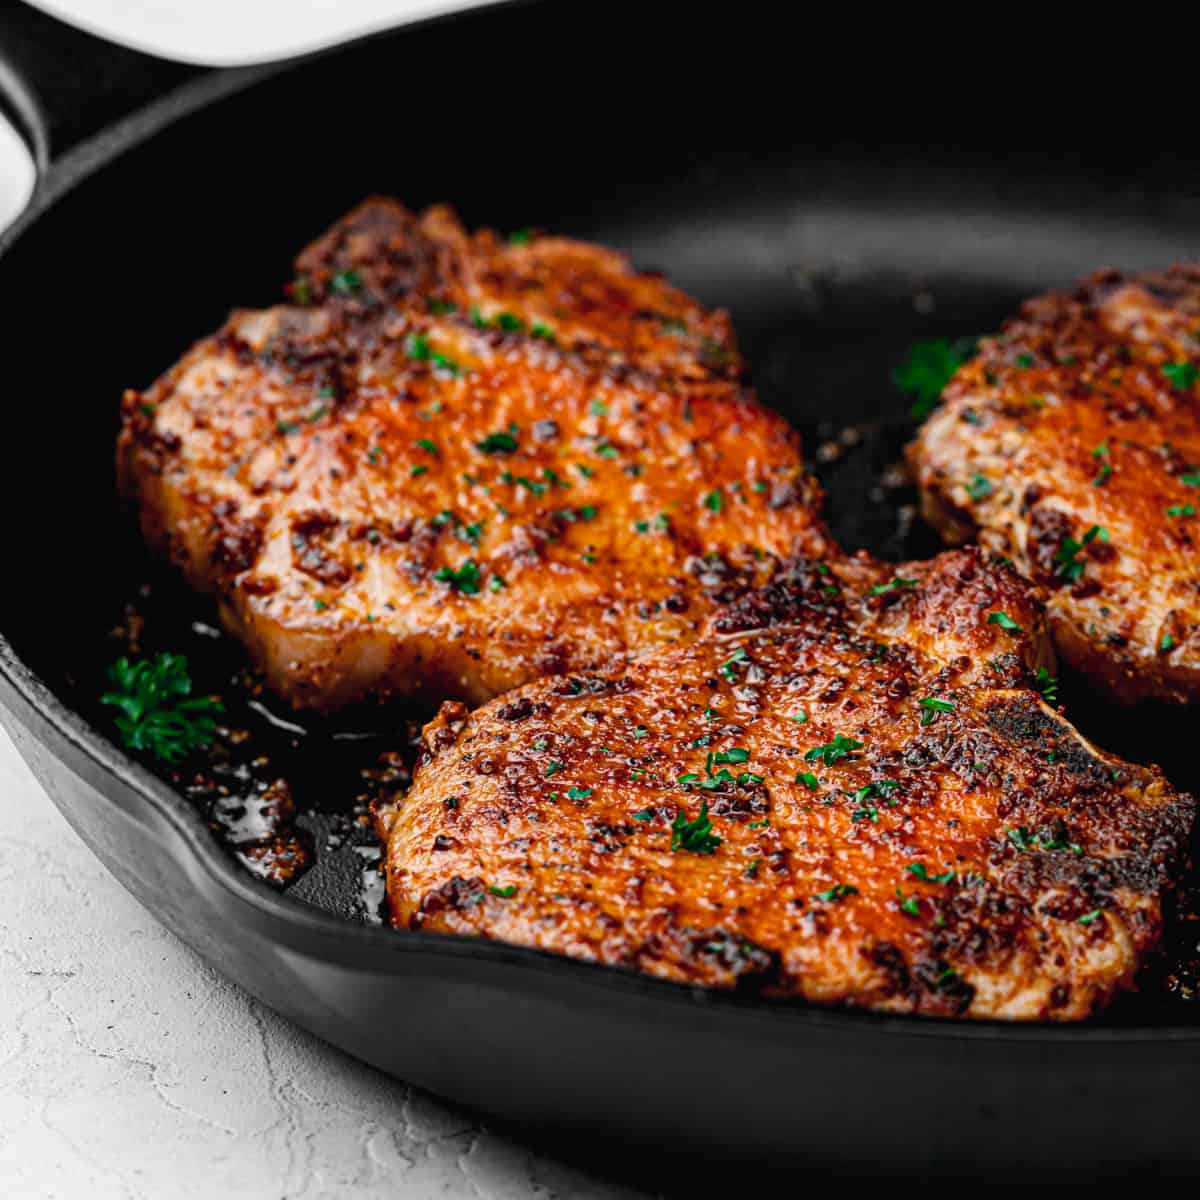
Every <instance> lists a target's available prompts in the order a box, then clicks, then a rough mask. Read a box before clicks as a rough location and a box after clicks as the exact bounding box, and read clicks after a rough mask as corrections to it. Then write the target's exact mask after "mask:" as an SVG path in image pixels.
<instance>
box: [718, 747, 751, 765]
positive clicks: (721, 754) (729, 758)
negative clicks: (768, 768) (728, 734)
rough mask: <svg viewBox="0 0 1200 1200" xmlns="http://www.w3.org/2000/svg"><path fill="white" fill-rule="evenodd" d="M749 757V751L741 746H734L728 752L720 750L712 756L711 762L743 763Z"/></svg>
mask: <svg viewBox="0 0 1200 1200" xmlns="http://www.w3.org/2000/svg"><path fill="white" fill-rule="evenodd" d="M749 757H750V751H749V750H746V749H744V748H743V747H741V746H734V747H733V748H732V749H730V750H720V751H718V752H717V753H716V754H714V755H713V762H718V763H744V762H745V761H746V760H747V759H748V758H749Z"/></svg>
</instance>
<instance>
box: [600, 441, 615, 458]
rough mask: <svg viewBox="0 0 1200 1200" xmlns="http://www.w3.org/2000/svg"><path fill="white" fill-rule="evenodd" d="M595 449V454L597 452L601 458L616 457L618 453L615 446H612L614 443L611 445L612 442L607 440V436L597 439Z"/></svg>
mask: <svg viewBox="0 0 1200 1200" xmlns="http://www.w3.org/2000/svg"><path fill="white" fill-rule="evenodd" d="M595 449H596V453H597V454H598V455H599V456H600V457H601V458H616V457H617V454H618V451H617V448H616V446H614V445H613V444H612V443H611V442H610V441H609V440H608V438H601V439H600V440H599V441H598V442H597V443H596V447H595Z"/></svg>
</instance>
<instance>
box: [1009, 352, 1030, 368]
mask: <svg viewBox="0 0 1200 1200" xmlns="http://www.w3.org/2000/svg"><path fill="white" fill-rule="evenodd" d="M1013 365H1014V366H1017V367H1021V368H1022V369H1023V370H1024V369H1026V368H1028V367H1032V366H1033V355H1032V354H1018V355H1017V357H1016V358H1014V359H1013Z"/></svg>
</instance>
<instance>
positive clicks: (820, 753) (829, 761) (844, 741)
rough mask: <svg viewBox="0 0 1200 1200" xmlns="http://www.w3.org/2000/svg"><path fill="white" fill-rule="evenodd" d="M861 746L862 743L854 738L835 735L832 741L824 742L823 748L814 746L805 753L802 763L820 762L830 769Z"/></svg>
mask: <svg viewBox="0 0 1200 1200" xmlns="http://www.w3.org/2000/svg"><path fill="white" fill-rule="evenodd" d="M862 746H863V744H862V742H859V741H855V739H854V738H848V737H844V736H843V735H842V734H840V733H839V734H835V735H834V738H833V741H831V742H826V743H825V744H824V745H823V746H814V747H813V748H812V749H811V750H809V751H806V752H805V755H804V761H805V762H822V763H824V764H825V766H827V767H832V766H833V765H834V764H835V763H837V762H840V761H841V760H842V759H843V758H846V757H848V756H849V755H850V754H852V753H853V752H854V751H855V750H861V749H862Z"/></svg>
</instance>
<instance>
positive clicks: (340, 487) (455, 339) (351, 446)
mask: <svg viewBox="0 0 1200 1200" xmlns="http://www.w3.org/2000/svg"><path fill="white" fill-rule="evenodd" d="M300 268H301V274H300V276H299V277H298V278H299V283H297V284H294V285H293V289H292V290H293V292H294V293H297V295H296V298H297V299H302V300H304V301H305V302H306V303H304V304H295V305H288V306H281V307H277V308H273V309H268V310H265V311H245V312H237V313H235V314H234V315H233V316H232V317H231V318H230V320H229V321H228V323H227V324H226V326H225V327H224V328H223V329H222V330H221V331H220V332H219V333H218V334H216V335H215V336H214V337H211V338H208V339H206V340H204V341H202V342H200V343H199V344H198V345H197V346H196V347H194V348H193V349H192V350H191V351H190V352H189V353H188V354H187V355H186V356H185V357H184V358H183V360H182V361H181V362H180V363H179V364H178V365H177V366H175V367H174V368H173V369H172V370H170V371H169V372H167V374H166V375H164V376H163V377H162V378H161V379H160V380H159V381H158V382H157V383H156V384H154V386H153V387H151V388H150V389H149V390H148V391H147V392H146V393H145V394H139V393H129V394H128V395H127V396H126V398H125V401H124V405H123V410H122V415H123V427H122V430H121V434H120V440H119V446H118V469H119V478H120V481H121V486H122V488H123V491H124V492H125V494H126V495H128V496H130V497H131V498H132V499H133V500H134V501H135V503H136V505H137V507H138V510H139V513H140V520H141V525H142V529H143V531H144V534H145V536H146V537H147V539H148V540H149V542H150V543H151V544H152V545H153V546H155V547H157V548H159V549H162V550H164V551H165V552H166V553H168V554H169V555H170V557H171V558H172V559H173V560H174V561H175V562H176V563H177V564H178V565H179V567H180V568H181V570H182V571H183V572H184V574H185V575H186V577H187V578H188V579H189V580H190V581H191V583H192V584H193V585H194V586H196V587H197V588H200V589H202V590H204V591H207V592H211V593H213V594H215V596H216V597H217V600H218V603H219V608H220V612H221V615H222V618H223V620H224V622H225V624H226V625H227V627H228V628H229V629H230V630H231V631H232V632H233V633H234V634H235V635H236V636H238V637H239V638H240V639H241V640H242V641H243V642H244V643H245V644H246V646H247V647H248V648H249V650H250V652H251V654H252V656H253V658H254V659H255V661H256V662H257V663H258V664H260V665H261V667H262V668H263V670H264V672H265V675H266V678H267V681H268V682H269V684H270V685H271V686H272V687H273V688H274V689H275V690H276V691H277V692H278V693H279V694H280V695H282V696H283V697H284V698H285V699H287V700H288V701H289V702H291V703H292V704H293V705H295V706H297V707H306V706H307V707H316V708H320V709H325V710H331V709H334V708H337V707H339V706H342V705H345V704H347V703H350V702H352V701H356V700H359V699H362V698H364V697H368V696H386V695H391V694H423V695H426V696H436V697H437V698H438V699H443V698H445V697H447V696H452V697H461V698H463V699H466V700H470V701H473V702H479V701H483V700H486V699H488V698H489V697H491V696H493V695H496V694H498V693H500V692H503V691H505V690H507V689H508V688H510V687H514V686H516V685H518V684H521V683H524V682H526V681H528V680H530V679H533V678H536V677H537V676H539V675H541V674H544V673H547V672H556V671H578V670H590V669H593V668H595V667H598V666H600V665H601V664H603V663H605V662H607V661H608V660H609V659H610V658H612V657H613V656H624V655H628V654H632V653H637V652H640V651H642V650H644V649H646V648H647V647H649V646H653V645H658V644H661V643H663V642H672V641H684V640H688V639H690V638H691V637H693V636H694V635H695V633H696V631H697V629H698V628H699V626H700V624H701V623H702V621H703V620H704V618H705V617H706V616H708V615H709V614H710V613H711V612H713V611H714V610H715V608H716V606H717V605H718V604H719V603H720V602H722V601H724V600H726V599H728V598H729V597H730V596H731V595H734V594H736V593H737V592H738V591H739V590H744V589H745V588H747V587H750V586H753V585H756V584H760V583H762V582H764V581H766V580H767V579H769V578H770V577H771V576H772V575H773V573H774V572H775V571H776V570H777V568H778V565H779V563H780V561H781V560H783V559H785V558H787V557H789V556H791V555H793V554H795V553H803V554H808V555H812V556H816V557H819V556H821V555H823V554H825V553H827V552H828V549H829V542H828V537H827V534H826V532H825V529H824V526H823V525H822V523H821V521H820V518H819V516H818V515H817V511H818V507H819V493H818V489H817V488H816V485H815V484H814V483H812V482H811V481H810V480H809V479H808V478H807V477H806V475H805V473H804V471H803V468H802V465H801V457H800V447H799V443H798V439H797V437H796V435H795V434H794V433H793V432H792V430H791V429H790V428H789V427H788V425H787V423H786V422H785V421H784V420H783V419H782V418H780V417H779V416H777V415H775V414H773V413H770V412H768V411H767V410H765V409H764V408H763V407H762V406H761V405H760V404H759V403H758V402H757V401H756V399H755V398H754V396H753V394H752V393H751V392H750V391H749V390H748V389H747V388H746V387H745V386H744V385H743V384H742V383H741V382H740V381H739V380H738V378H736V376H737V373H738V371H739V370H740V361H739V360H738V359H737V356H736V350H735V348H734V346H733V343H732V338H731V335H730V334H729V331H728V323H727V321H726V320H725V318H724V317H723V316H721V315H720V314H710V313H705V312H704V311H703V310H702V309H701V308H700V307H699V306H698V305H696V304H695V302H693V301H691V300H689V299H688V298H687V297H686V296H684V295H683V294H682V293H680V292H678V291H676V290H675V289H673V288H671V287H669V286H668V285H666V284H664V283H663V282H662V281H661V280H658V279H657V278H653V277H648V276H639V275H636V274H634V273H633V272H632V271H630V269H629V268H628V266H627V264H626V263H625V262H624V260H623V259H621V258H620V257H619V256H617V255H614V254H613V253H611V252H610V251H606V250H602V249H598V248H596V247H591V246H586V245H583V244H580V243H574V242H568V241H565V240H562V239H542V238H539V237H531V238H530V240H529V241H528V242H519V243H518V244H516V245H512V244H508V243H501V242H500V241H499V239H497V238H495V237H494V236H493V235H490V234H486V233H485V234H478V235H475V237H474V238H468V237H467V235H466V234H465V233H463V232H462V231H461V230H460V229H459V228H458V226H457V224H456V223H455V222H454V221H453V220H452V219H451V217H450V216H449V215H448V214H447V213H446V212H445V211H444V210H436V211H434V212H432V213H429V214H426V215H425V216H424V217H422V218H414V217H411V216H409V215H408V214H406V213H405V212H404V210H403V209H400V208H399V207H398V206H395V205H391V204H387V203H383V202H373V203H371V204H369V205H367V206H364V207H363V208H361V209H359V210H356V212H355V213H352V214H351V215H350V217H348V218H347V220H346V221H345V222H343V223H342V224H341V225H339V226H338V227H337V229H335V230H334V231H333V233H331V234H329V235H328V236H327V237H326V238H324V239H323V240H322V241H321V242H319V243H318V244H317V245H316V246H314V247H312V248H310V249H309V250H308V251H306V252H305V253H304V254H303V255H302V256H301V259H300ZM501 306H503V307H501ZM675 326H678V328H674V327H675Z"/></svg>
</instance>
